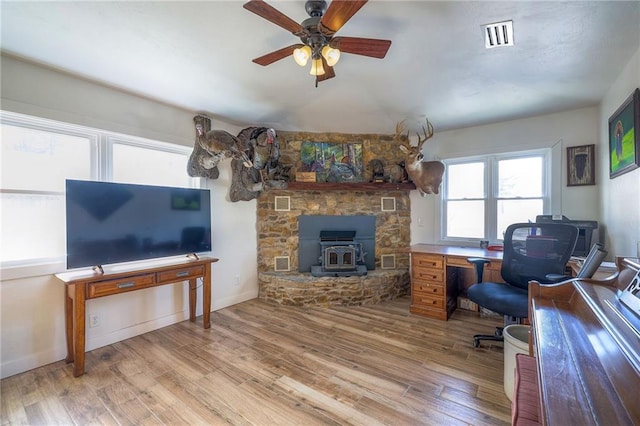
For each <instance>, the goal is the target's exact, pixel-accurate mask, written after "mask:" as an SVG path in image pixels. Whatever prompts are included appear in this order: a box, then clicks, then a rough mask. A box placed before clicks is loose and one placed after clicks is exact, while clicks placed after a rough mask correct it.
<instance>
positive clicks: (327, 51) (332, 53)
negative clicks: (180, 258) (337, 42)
mask: <svg viewBox="0 0 640 426" xmlns="http://www.w3.org/2000/svg"><path fill="white" fill-rule="evenodd" d="M322 56H324V59H325V60H326V61H327V65H329V66H330V67H332V66H334V65H335V64H337V63H338V61H339V60H340V50H338V49H334V48H333V47H330V46H329V45H326V46H325V47H323V48H322Z"/></svg>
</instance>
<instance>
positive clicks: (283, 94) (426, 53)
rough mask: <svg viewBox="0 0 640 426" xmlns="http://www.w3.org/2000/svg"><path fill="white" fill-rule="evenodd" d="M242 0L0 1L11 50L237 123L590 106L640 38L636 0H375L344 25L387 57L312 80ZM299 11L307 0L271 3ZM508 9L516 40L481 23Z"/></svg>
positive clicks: (360, 129)
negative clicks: (486, 33) (496, 37)
mask: <svg viewBox="0 0 640 426" xmlns="http://www.w3.org/2000/svg"><path fill="white" fill-rule="evenodd" d="M242 3H243V2H242V1H199V2H186V1H173V2H168V1H155V2H139V1H124V2H116V1H107V2H80V1H75V2H58V1H54V2H26V1H17V2H12V1H5V0H2V3H1V8H2V9H1V14H2V18H1V19H2V21H1V23H2V34H1V36H2V38H1V43H2V49H3V50H4V51H5V52H8V53H10V54H14V55H17V56H20V57H23V58H27V59H31V60H33V61H36V62H38V63H42V64H46V65H48V66H52V67H54V68H57V69H61V70H65V71H68V72H70V73H73V74H77V75H80V76H83V77H87V78H90V79H94V80H97V81H100V82H103V83H106V84H109V85H111V86H115V87H118V88H122V89H125V90H127V91H131V92H134V93H138V94H142V95H144V96H147V97H150V98H153V99H156V100H159V101H162V102H166V103H169V104H172V105H176V106H179V107H182V108H186V109H188V110H192V111H194V112H205V113H208V114H209V115H210V116H212V117H214V128H215V118H219V119H222V120H225V121H227V122H230V123H234V124H238V125H266V126H270V127H274V128H276V129H281V130H305V131H313V132H322V131H332V132H344V133H393V131H394V128H395V123H396V122H397V121H399V120H402V119H408V120H409V123H411V125H412V126H417V125H418V124H419V123H420V122H421V121H422V120H424V117H425V116H428V117H429V119H430V120H431V121H432V122H433V123H434V126H435V127H436V131H438V130H446V129H453V128H461V127H468V126H473V125H479V124H485V123H491V122H497V121H504V120H509V119H515V118H521V117H527V116H532V115H539V114H545V113H553V112H558V111H563V110H569V109H575V108H580V107H586V106H591V105H596V104H597V103H598V102H599V101H600V99H601V98H602V96H603V94H604V93H605V92H606V90H607V89H608V87H609V85H610V84H611V83H612V81H613V80H614V79H615V78H616V77H617V75H618V74H619V72H620V71H621V70H622V69H623V67H624V66H625V65H626V64H627V63H628V61H629V58H630V56H629V55H630V54H632V53H634V52H635V51H636V50H637V49H638V47H639V46H640V2H639V1H630V2H622V1H621V2H608V1H593V2H581V1H569V2H552V1H547V2H528V1H518V2H483V1H473V2H469V1H464V2H454V1H446V2H432V1H381V0H371V1H369V2H368V3H367V4H366V5H365V6H364V7H363V8H362V9H360V11H359V12H358V13H357V14H356V15H355V16H354V17H353V18H352V19H351V20H350V21H349V22H347V23H346V25H345V26H344V27H342V29H340V31H339V32H338V34H337V35H341V36H351V37H370V38H381V39H389V40H392V44H391V48H390V49H389V52H388V54H387V56H386V58H384V59H373V58H369V57H365V56H359V55H350V54H343V55H342V58H341V59H340V62H339V63H338V64H337V65H336V66H335V71H336V75H337V76H336V78H334V79H331V80H328V81H326V82H323V83H320V85H319V87H317V88H316V87H314V78H313V77H312V76H311V75H309V70H308V67H307V68H300V67H299V66H297V65H296V64H295V63H294V62H293V60H292V59H290V58H285V59H283V60H280V61H278V62H275V63H274V64H271V65H269V66H267V67H262V66H260V65H256V64H254V63H252V62H251V59H253V58H256V57H258V56H262V55H264V54H266V53H268V52H271V51H273V50H277V49H280V48H282V47H285V46H288V45H291V44H294V43H296V42H298V39H297V38H296V37H295V36H293V35H292V34H290V33H288V32H287V31H286V30H284V29H282V28H280V27H278V26H276V25H274V24H272V23H270V22H268V21H266V20H264V19H262V18H260V17H259V16H257V15H255V14H253V13H251V12H249V11H247V10H245V9H243V7H242ZM268 3H269V4H270V5H272V6H274V7H275V8H276V9H278V10H279V11H281V12H283V13H284V14H285V15H287V16H289V17H290V18H292V19H293V20H294V21H296V22H301V21H303V20H304V19H306V18H307V17H308V15H307V14H306V12H305V10H304V1H303V0H296V1H271V0H269V1H268ZM510 19H511V20H513V25H514V40H515V47H511V48H497V49H489V50H487V49H485V48H484V41H483V36H482V31H481V25H482V24H488V23H492V22H496V21H503V20H510Z"/></svg>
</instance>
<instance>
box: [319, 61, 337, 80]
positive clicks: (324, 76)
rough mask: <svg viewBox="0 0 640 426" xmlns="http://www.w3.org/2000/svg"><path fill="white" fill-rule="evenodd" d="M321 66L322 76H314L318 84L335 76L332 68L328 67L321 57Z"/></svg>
mask: <svg viewBox="0 0 640 426" xmlns="http://www.w3.org/2000/svg"><path fill="white" fill-rule="evenodd" d="M322 66H323V67H324V74H322V75H318V76H316V82H318V83H319V82H321V81H325V80H329V79H330V78H333V77H335V76H336V73H335V71H334V70H333V67H330V66H329V65H328V64H327V60H326V59H324V56H323V57H322Z"/></svg>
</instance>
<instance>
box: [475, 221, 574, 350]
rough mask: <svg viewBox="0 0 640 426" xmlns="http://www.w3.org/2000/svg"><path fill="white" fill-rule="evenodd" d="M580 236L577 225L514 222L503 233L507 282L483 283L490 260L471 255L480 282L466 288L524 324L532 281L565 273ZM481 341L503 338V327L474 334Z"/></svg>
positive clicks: (507, 318) (477, 342)
mask: <svg viewBox="0 0 640 426" xmlns="http://www.w3.org/2000/svg"><path fill="white" fill-rule="evenodd" d="M577 239H578V228H577V227H575V226H574V225H570V224H566V223H544V224H543V223H515V224H513V225H509V226H508V227H507V230H506V232H505V236H504V251H503V255H502V267H501V269H500V275H501V276H502V279H503V280H504V281H505V283H492V282H483V279H482V276H483V272H484V271H483V270H484V264H486V263H488V262H489V261H488V260H486V259H481V258H469V259H467V260H468V261H469V263H472V264H474V265H475V267H476V275H477V283H476V284H474V285H472V286H471V287H470V288H469V290H468V291H467V295H468V297H469V300H471V301H472V302H475V303H477V304H478V305H479V306H481V307H484V308H486V309H488V310H490V311H493V312H496V313H499V314H501V315H503V316H504V317H505V324H507V323H514V322H515V323H521V322H522V319H523V318H527V317H528V314H529V312H528V310H529V309H528V308H529V306H528V287H529V281H531V280H536V281H538V282H541V283H548V282H550V280H549V279H548V278H547V275H549V274H557V275H561V274H564V272H565V268H566V264H567V261H568V260H569V258H570V257H571V254H572V253H573V249H574V247H575V245H576V241H577ZM480 340H493V341H503V340H504V339H503V337H502V327H498V328H496V331H495V333H494V334H493V335H485V334H477V335H475V336H473V346H474V347H476V348H477V347H478V346H480Z"/></svg>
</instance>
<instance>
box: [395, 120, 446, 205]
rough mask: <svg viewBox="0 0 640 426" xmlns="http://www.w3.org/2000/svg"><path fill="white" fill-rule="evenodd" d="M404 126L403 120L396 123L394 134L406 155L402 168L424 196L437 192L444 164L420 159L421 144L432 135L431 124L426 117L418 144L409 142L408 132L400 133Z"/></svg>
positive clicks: (422, 156)
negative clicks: (425, 125) (412, 144)
mask: <svg viewBox="0 0 640 426" xmlns="http://www.w3.org/2000/svg"><path fill="white" fill-rule="evenodd" d="M405 127H406V126H405V122H404V121H400V122H399V123H398V124H396V135H395V137H396V139H397V140H399V141H400V150H401V151H402V152H404V153H405V154H406V155H407V157H406V158H405V161H404V162H405V165H404V168H405V170H406V171H407V174H408V175H409V178H410V179H411V180H412V181H413V183H414V184H415V185H416V187H417V188H418V191H419V192H420V195H422V196H423V197H424V196H425V195H426V194H437V193H438V192H439V191H440V184H441V183H442V175H443V174H444V164H443V163H442V162H440V161H422V160H423V158H424V155H423V154H422V145H423V144H424V143H425V142H426V141H427V139H430V138H431V137H432V136H433V125H432V124H431V123H430V122H429V120H428V119H427V127H426V128H425V127H424V126H422V131H423V133H424V138H423V137H421V136H420V134H419V133H418V146H411V145H410V144H409V132H407V134H406V135H403V134H402V133H403V132H404V130H405ZM405 141H406V142H405Z"/></svg>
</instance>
